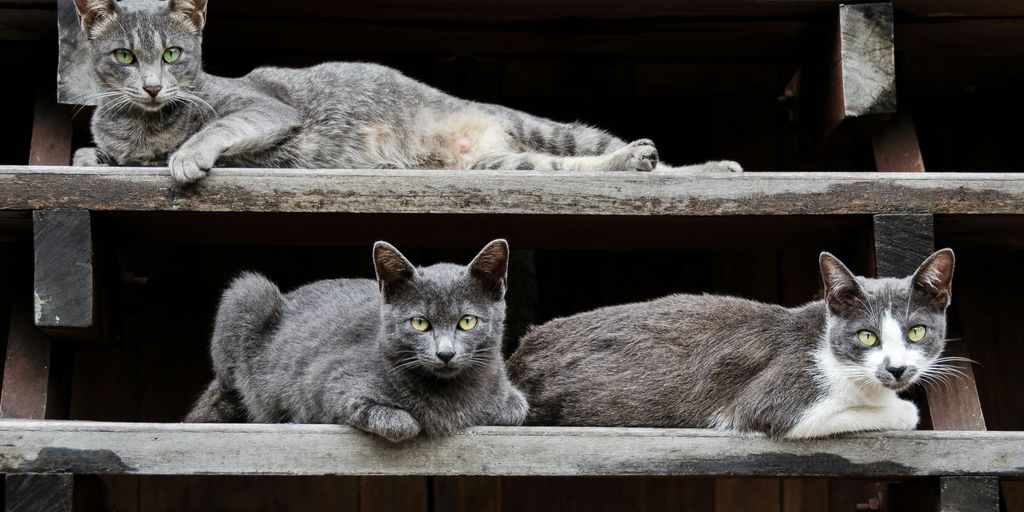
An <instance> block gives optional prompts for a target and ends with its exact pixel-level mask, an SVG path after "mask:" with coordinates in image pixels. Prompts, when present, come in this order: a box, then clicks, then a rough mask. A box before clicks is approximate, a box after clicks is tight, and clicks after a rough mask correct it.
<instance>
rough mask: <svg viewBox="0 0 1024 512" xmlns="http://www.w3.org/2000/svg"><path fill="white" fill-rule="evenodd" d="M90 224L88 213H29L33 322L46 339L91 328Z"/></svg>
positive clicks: (92, 274)
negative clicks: (43, 332) (44, 332)
mask: <svg viewBox="0 0 1024 512" xmlns="http://www.w3.org/2000/svg"><path fill="white" fill-rule="evenodd" d="M91 222H92V220H91V217H90V215H89V211H88V210H80V209H72V210H35V211H33V212H32V227H33V231H34V237H33V239H34V248H35V267H34V268H35V280H34V282H35V295H34V299H35V323H36V325H37V326H39V327H40V328H42V329H43V330H45V331H46V332H47V333H49V334H50V335H52V336H56V337H62V336H81V335H83V333H84V332H86V331H89V330H92V329H94V328H95V327H96V322H95V319H94V316H95V310H96V308H95V300H94V298H95V296H96V293H95V289H94V286H93V278H94V273H95V270H94V265H93V245H92V225H91Z"/></svg>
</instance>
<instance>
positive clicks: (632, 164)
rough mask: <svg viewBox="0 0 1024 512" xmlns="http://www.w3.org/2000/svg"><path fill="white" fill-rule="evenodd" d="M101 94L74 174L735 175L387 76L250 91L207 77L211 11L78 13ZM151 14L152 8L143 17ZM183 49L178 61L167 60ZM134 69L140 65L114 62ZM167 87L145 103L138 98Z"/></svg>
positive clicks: (340, 69)
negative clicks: (121, 168)
mask: <svg viewBox="0 0 1024 512" xmlns="http://www.w3.org/2000/svg"><path fill="white" fill-rule="evenodd" d="M75 3H76V7H77V9H78V12H79V16H80V20H81V24H82V27H83V30H84V31H85V33H86V34H87V36H88V39H89V51H90V52H91V54H92V59H93V61H94V64H95V70H96V78H97V80H98V83H99V84H100V88H101V90H102V91H103V92H101V93H98V95H97V97H96V98H91V99H95V100H97V101H98V104H99V106H98V108H97V110H96V113H95V114H94V116H93V120H92V133H93V138H94V139H95V142H96V145H97V147H96V148H83V149H82V150H79V151H78V152H77V153H76V156H75V165H106V164H116V165H164V164H165V163H166V164H169V166H170V168H171V173H172V176H173V177H174V179H175V180H177V181H179V182H182V183H185V182H191V181H195V180H198V179H200V178H202V177H203V176H205V173H206V171H207V170H209V169H210V168H211V167H213V166H214V165H218V166H230V167H279V168H287V167H295V168H437V169H520V170H526V169H551V170H561V169H566V170H581V171H627V170H632V171H652V170H655V168H657V169H658V170H684V171H740V170H742V169H741V168H740V166H739V165H738V164H736V163H735V162H728V161H723V162H708V163H706V164H701V165H695V166H688V167H681V168H670V167H667V166H665V165H659V163H658V153H657V150H656V149H655V147H654V145H653V143H651V142H650V141H648V140H640V141H635V142H633V143H630V144H627V143H626V142H625V141H623V140H621V139H618V138H616V137H613V136H612V135H609V134H608V133H606V132H604V131H602V130H598V129H595V128H592V127H589V126H585V125H583V124H579V123H570V124H566V123H559V122H555V121H551V120H548V119H544V118H541V117H536V116H532V115H529V114H525V113H522V112H518V111H515V110H512V109H508V108H505V107H501V106H497V105H489V104H482V103H476V102H472V101H466V100H462V99H459V98H455V97H452V96H449V95H447V94H445V93H443V92H441V91H438V90H437V89H434V88H432V87H430V86H427V85H425V84H422V83H420V82H417V81H415V80H412V79H410V78H408V77H406V76H404V75H402V74H401V73H399V72H398V71H395V70H393V69H390V68H387V67H383V66H379V65H374V64H359V63H330V64H322V65H319V66H315V67H312V68H307V69H283V68H273V67H265V68H259V69H256V70H255V71H253V72H252V73H250V74H248V75H246V76H244V77H242V78H237V79H234V78H221V77H217V76H213V75H210V74H207V73H204V72H203V71H202V67H201V60H202V55H201V51H202V35H201V34H202V23H203V21H204V20H205V11H206V0H168V1H167V2H166V3H158V2H153V3H152V4H154V5H156V6H163V5H164V4H166V6H163V7H152V6H150V7H138V6H136V4H126V5H124V6H119V5H118V4H117V3H116V2H114V1H113V0H76V2H75ZM147 5H148V4H147ZM169 47H180V48H181V49H182V53H181V58H180V60H179V61H177V62H175V63H173V64H170V63H165V62H163V61H162V59H161V56H162V54H163V51H164V49H166V48H169ZM118 48H126V49H129V50H131V51H133V52H134V53H135V54H136V56H137V61H136V63H134V64H132V65H122V64H119V63H118V62H117V61H116V60H115V59H114V57H113V52H114V51H115V50H116V49H118ZM147 85H148V86H153V85H159V86H161V90H160V92H159V93H158V94H157V96H156V97H155V98H150V96H149V94H147V93H146V92H145V91H144V90H143V87H145V86H147Z"/></svg>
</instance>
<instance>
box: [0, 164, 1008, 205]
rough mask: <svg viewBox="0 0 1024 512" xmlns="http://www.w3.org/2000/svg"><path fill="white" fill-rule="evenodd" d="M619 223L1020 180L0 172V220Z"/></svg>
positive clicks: (971, 194)
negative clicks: (265, 217)
mask: <svg viewBox="0 0 1024 512" xmlns="http://www.w3.org/2000/svg"><path fill="white" fill-rule="evenodd" d="M40 208H84V209H89V210H96V211H168V212H170V211H197V212H224V211H233V212H281V213H286V212H334V213H416V214H534V215H628V216H729V215H740V216H742V215H849V214H875V213H932V214H1021V213H1024V175H1022V174H1002V173H932V174H927V175H922V174H920V173H845V172H844V173H759V172H751V173H735V174H734V173H720V174H719V173H671V172H656V173H614V172H608V173H572V172H534V171H528V172H522V171H429V170H394V171H393V170H298V169H215V170H213V171H212V172H210V173H209V176H207V177H206V178H205V179H203V180H201V181H200V182H199V183H197V184H195V185H192V186H188V187H180V186H178V185H176V184H175V183H174V182H173V181H172V180H171V179H170V175H169V173H168V172H167V171H166V169H161V168H74V167H48V166H33V167H27V166H7V167H0V211H3V210H33V209H40Z"/></svg>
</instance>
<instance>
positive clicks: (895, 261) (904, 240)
mask: <svg viewBox="0 0 1024 512" xmlns="http://www.w3.org/2000/svg"><path fill="white" fill-rule="evenodd" d="M873 222H874V231H873V234H874V251H875V272H876V274H877V276H878V277H906V276H908V275H910V274H913V273H914V271H915V270H917V267H919V266H920V265H921V262H923V261H924V260H925V259H927V258H928V256H931V254H932V253H933V252H934V251H935V228H934V225H935V221H934V218H933V217H932V216H931V215H897V214H882V215H875V216H874V218H873Z"/></svg>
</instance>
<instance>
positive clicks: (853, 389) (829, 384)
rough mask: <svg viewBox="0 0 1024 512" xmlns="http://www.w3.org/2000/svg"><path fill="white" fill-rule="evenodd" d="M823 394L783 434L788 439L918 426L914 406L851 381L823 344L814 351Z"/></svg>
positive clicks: (874, 387)
mask: <svg viewBox="0 0 1024 512" xmlns="http://www.w3.org/2000/svg"><path fill="white" fill-rule="evenodd" d="M816 360H817V364H818V371H819V372H820V378H821V379H822V380H823V384H824V385H825V388H826V390H827V392H826V394H825V396H824V397H823V398H822V399H821V400H819V401H818V402H817V403H815V404H814V405H812V406H811V407H809V408H808V409H806V410H805V411H804V413H803V415H802V416H801V418H800V421H798V422H797V424H796V425H795V426H794V427H793V428H792V429H791V430H790V431H789V432H788V433H787V434H786V436H785V437H787V438H790V439H804V438H812V437H824V436H829V435H833V434H839V433H843V432H859V431H865V430H911V429H913V428H914V427H916V426H917V422H918V419H919V417H918V411H917V406H916V405H914V404H913V403H912V402H910V401H907V400H903V399H901V398H900V397H899V396H898V395H897V394H896V392H895V391H893V390H891V389H888V388H886V387H883V386H881V385H877V384H874V383H870V382H863V381H854V380H852V379H850V378H849V376H848V372H849V370H846V369H844V368H842V367H841V366H840V364H839V362H838V361H836V359H835V356H833V355H832V352H831V351H829V350H828V349H827V348H825V347H823V348H822V349H821V350H820V351H819V352H818V354H816Z"/></svg>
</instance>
